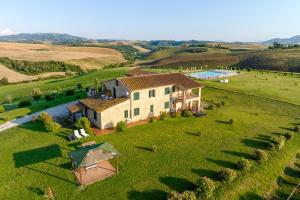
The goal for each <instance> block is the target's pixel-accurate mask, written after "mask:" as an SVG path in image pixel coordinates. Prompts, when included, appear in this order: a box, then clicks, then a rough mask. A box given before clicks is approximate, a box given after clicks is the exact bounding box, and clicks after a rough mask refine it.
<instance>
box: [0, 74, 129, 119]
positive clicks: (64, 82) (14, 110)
mask: <svg viewBox="0 0 300 200" xmlns="http://www.w3.org/2000/svg"><path fill="white" fill-rule="evenodd" d="M127 70H128V68H118V69H103V70H99V71H96V72H92V73H89V74H86V75H84V76H78V77H72V78H68V79H65V78H64V79H60V80H46V81H37V82H31V83H23V84H16V85H8V86H2V87H0V102H1V101H2V100H4V99H5V97H6V96H7V95H11V96H13V97H14V99H15V102H14V103H13V104H12V105H8V104H5V105H4V107H5V108H6V110H7V111H6V112H4V113H1V114H0V124H3V123H4V122H5V120H12V119H15V118H17V117H22V116H25V115H28V114H30V113H33V112H37V111H40V110H43V109H45V108H49V107H53V106H56V105H59V104H63V103H67V102H70V101H74V100H76V99H78V97H77V96H80V98H83V97H85V96H86V92H85V90H84V89H83V90H81V91H79V90H76V92H75V95H73V96H66V95H65V91H66V90H67V89H68V88H72V89H76V88H77V86H76V85H77V84H78V83H81V84H82V85H83V87H86V86H93V85H94V82H95V79H96V78H97V79H98V80H99V81H104V80H109V79H113V78H116V77H120V76H123V75H124V73H125V72H126V71H127ZM35 87H39V88H40V89H41V90H42V91H43V92H44V93H47V92H49V91H53V90H57V89H58V87H59V89H60V90H61V94H60V95H59V96H58V97H57V98H56V99H55V100H52V101H46V100H45V99H44V97H43V99H42V100H40V101H38V102H37V101H32V105H31V106H29V107H26V108H18V106H17V104H18V99H20V98H22V97H30V92H31V90H32V89H33V88H35ZM0 105H1V104H0Z"/></svg>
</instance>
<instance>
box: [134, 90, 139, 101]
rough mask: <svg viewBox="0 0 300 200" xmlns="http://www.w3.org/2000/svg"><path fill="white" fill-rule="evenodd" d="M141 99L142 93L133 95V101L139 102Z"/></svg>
mask: <svg viewBox="0 0 300 200" xmlns="http://www.w3.org/2000/svg"><path fill="white" fill-rule="evenodd" d="M139 99H140V93H139V92H135V93H133V100H139Z"/></svg>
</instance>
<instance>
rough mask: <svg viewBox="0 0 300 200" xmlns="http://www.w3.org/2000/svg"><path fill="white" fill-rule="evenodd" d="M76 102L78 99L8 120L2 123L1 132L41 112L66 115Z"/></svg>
mask: <svg viewBox="0 0 300 200" xmlns="http://www.w3.org/2000/svg"><path fill="white" fill-rule="evenodd" d="M75 102H76V101H72V102H69V103H65V104H61V105H58V106H55V107H52V108H48V109H45V110H42V111H39V112H36V113H33V114H30V115H27V116H25V117H21V118H17V119H14V120H11V121H8V122H6V123H4V124H2V125H0V134H1V132H2V131H5V130H7V129H10V128H12V127H15V126H19V125H21V124H24V123H27V122H30V121H31V120H32V117H33V116H39V115H40V113H42V112H47V113H49V114H50V115H52V117H53V118H56V117H65V116H67V115H68V109H67V107H68V106H69V105H71V104H74V103H75Z"/></svg>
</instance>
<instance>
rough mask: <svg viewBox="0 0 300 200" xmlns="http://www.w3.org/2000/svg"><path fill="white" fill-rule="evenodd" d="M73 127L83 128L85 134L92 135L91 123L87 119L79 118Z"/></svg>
mask: <svg viewBox="0 0 300 200" xmlns="http://www.w3.org/2000/svg"><path fill="white" fill-rule="evenodd" d="M75 126H76V128H78V129H81V128H83V129H84V130H85V131H86V132H87V133H89V134H91V133H93V131H92V129H91V123H90V121H89V119H88V118H86V117H81V118H79V119H78V120H77V121H76V122H75Z"/></svg>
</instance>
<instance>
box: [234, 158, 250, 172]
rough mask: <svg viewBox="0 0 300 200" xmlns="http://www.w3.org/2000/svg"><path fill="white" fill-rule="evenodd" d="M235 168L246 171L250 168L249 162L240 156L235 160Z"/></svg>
mask: <svg viewBox="0 0 300 200" xmlns="http://www.w3.org/2000/svg"><path fill="white" fill-rule="evenodd" d="M236 168H237V169H238V170H240V171H248V170H249V169H250V168H251V163H250V161H249V160H247V159H245V158H242V159H241V160H239V161H237V163H236Z"/></svg>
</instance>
